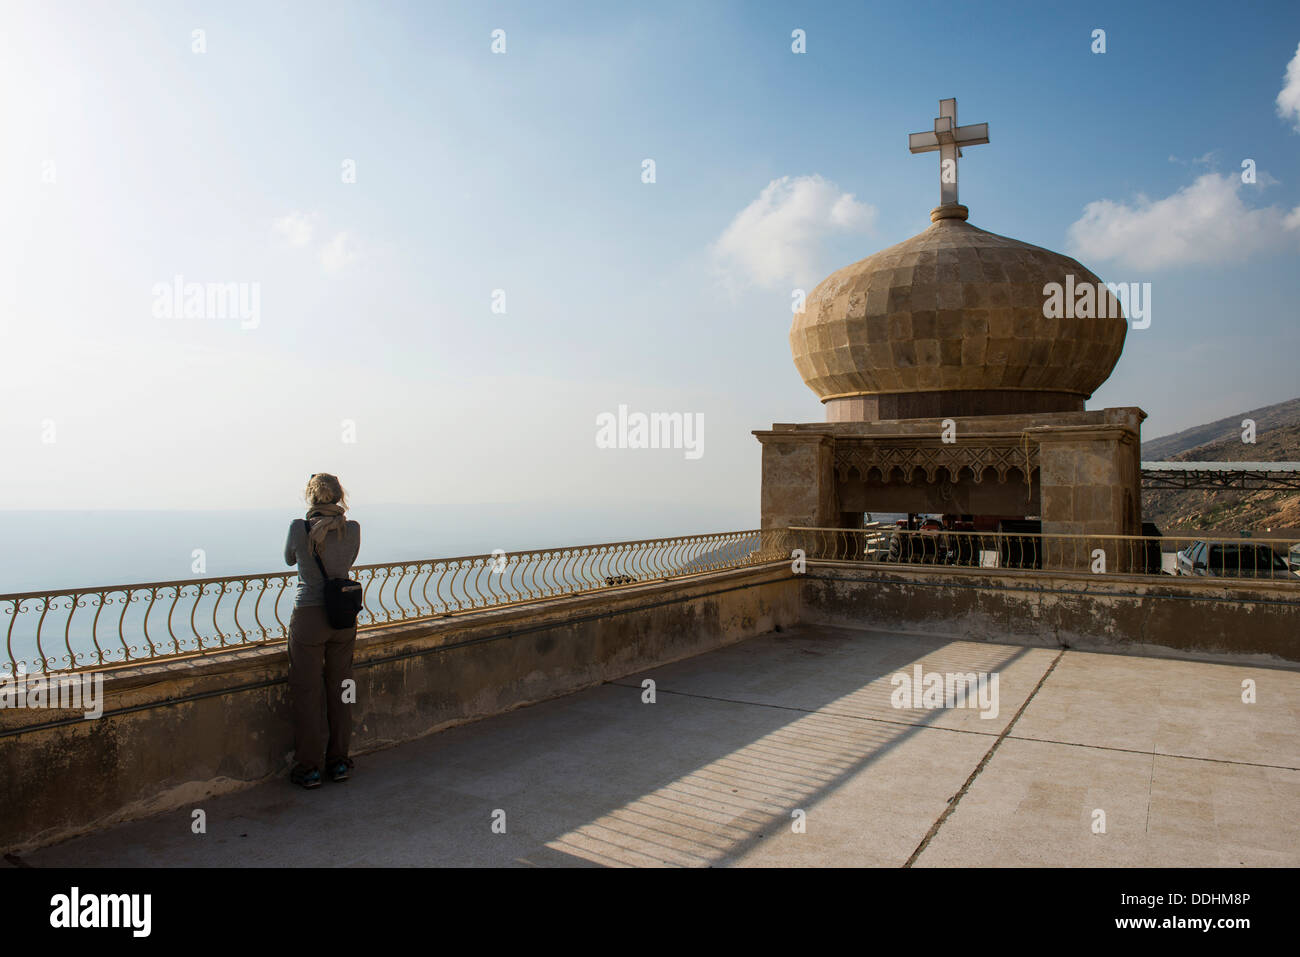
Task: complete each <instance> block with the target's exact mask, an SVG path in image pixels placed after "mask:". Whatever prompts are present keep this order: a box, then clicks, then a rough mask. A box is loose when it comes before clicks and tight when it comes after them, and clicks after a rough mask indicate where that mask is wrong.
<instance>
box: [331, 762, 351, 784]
mask: <svg viewBox="0 0 1300 957" xmlns="http://www.w3.org/2000/svg"><path fill="white" fill-rule="evenodd" d="M351 768H352V762H351V761H349V760H347V759H346V758H342V759H340V760H338V761H335V762H334V763H333V764H331V765H330V766H329V773H330V780H331V781H346V780H347V779H348V778H350V777H352V771H351Z"/></svg>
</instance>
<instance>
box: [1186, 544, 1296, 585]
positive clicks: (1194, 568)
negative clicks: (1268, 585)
mask: <svg viewBox="0 0 1300 957" xmlns="http://www.w3.org/2000/svg"><path fill="white" fill-rule="evenodd" d="M1178 574H1180V575H1198V576H1205V577H1211V578H1274V579H1293V578H1294V577H1295V576H1294V575H1292V574H1291V570H1290V569H1289V568H1287V564H1286V562H1285V561H1283V560H1282V556H1280V555H1278V554H1277V552H1275V551H1273V549H1271V548H1269V547H1268V546H1267V545H1260V544H1256V543H1251V542H1194V543H1192V546H1191V547H1190V548H1188V549H1184V550H1183V551H1181V552H1179V553H1178Z"/></svg>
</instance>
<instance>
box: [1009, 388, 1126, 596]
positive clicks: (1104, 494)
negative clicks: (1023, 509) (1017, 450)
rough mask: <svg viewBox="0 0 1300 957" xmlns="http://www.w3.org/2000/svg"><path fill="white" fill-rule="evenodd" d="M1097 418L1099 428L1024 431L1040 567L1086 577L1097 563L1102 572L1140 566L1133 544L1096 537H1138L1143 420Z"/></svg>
mask: <svg viewBox="0 0 1300 957" xmlns="http://www.w3.org/2000/svg"><path fill="white" fill-rule="evenodd" d="M1105 412H1106V417H1105V423H1104V424H1100V425H1081V426H1055V427H1052V426H1047V427H1040V428H1031V429H1028V430H1027V431H1028V433H1029V435H1030V438H1031V439H1032V440H1034V441H1036V442H1037V443H1038V463H1039V472H1038V474H1039V483H1040V488H1041V492H1042V499H1041V503H1042V504H1041V516H1042V520H1043V534H1044V535H1045V536H1047V538H1046V540H1045V543H1044V546H1045V547H1044V555H1043V567H1044V568H1058V569H1072V570H1077V571H1091V570H1094V565H1095V564H1096V563H1098V562H1099V560H1103V561H1104V563H1105V564H1104V570H1105V571H1107V572H1126V571H1140V570H1141V568H1142V563H1143V557H1144V551H1143V545H1142V543H1141V542H1139V541H1125V540H1118V539H1114V538H1106V537H1102V536H1113V535H1133V536H1136V535H1141V534H1142V495H1141V472H1140V468H1139V464H1138V456H1139V454H1140V452H1139V445H1140V439H1141V422H1142V419H1143V418H1145V417H1146V416H1145V413H1143V412H1142V410H1141V409H1128V408H1124V409H1106V410H1105ZM1112 413H1113V414H1112ZM1054 535H1059V536H1068V535H1078V536H1084V537H1082V538H1059V539H1053V538H1052V537H1051V536H1054Z"/></svg>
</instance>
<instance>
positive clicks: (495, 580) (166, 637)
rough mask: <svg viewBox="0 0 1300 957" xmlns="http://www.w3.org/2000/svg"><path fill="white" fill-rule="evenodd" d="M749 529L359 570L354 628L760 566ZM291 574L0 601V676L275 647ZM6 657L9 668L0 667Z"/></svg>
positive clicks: (289, 599) (289, 606)
mask: <svg viewBox="0 0 1300 957" xmlns="http://www.w3.org/2000/svg"><path fill="white" fill-rule="evenodd" d="M781 557H782V556H781V555H780V554H770V553H764V552H763V551H762V550H761V549H760V533H759V532H758V531H741V532H721V533H718V534H713V535H688V536H683V537H678V538H660V539H652V540H647V541H636V542H612V543H608V544H604V545H579V546H572V547H567V548H553V549H544V550H541V551H522V552H504V551H498V552H495V553H493V554H490V555H469V556H465V557H462V558H438V559H427V560H423V561H412V562H392V563H388V564H381V565H357V566H354V567H353V569H352V577H353V578H354V579H356V580H357V581H359V582H361V584H362V585H363V586H364V588H365V608H364V610H363V611H362V613H361V615H360V617H359V618H358V627H359V628H362V629H365V628H374V627H378V626H380V625H385V624H392V623H394V622H402V621H413V620H417V619H421V618H430V617H435V616H443V615H453V614H456V613H458V612H466V611H471V610H474V609H481V608H489V607H494V606H500V605H511V604H518V603H522V602H529V601H538V600H543V599H548V598H556V597H560V596H563V595H573V594H577V593H581V592H587V591H592V590H595V589H603V588H612V587H619V586H625V585H631V584H635V583H637V582H645V581H658V580H663V579H669V578H676V577H685V576H689V575H696V574H702V573H705V572H710V571H715V570H718V569H724V568H734V567H740V566H743V565H751V564H758V563H760V562H763V561H767V560H770V559H772V558H781ZM296 583H297V572H296V570H289V571H284V572H273V573H269V574H258V575H232V576H227V577H224V578H191V579H183V580H180V581H167V582H147V583H143V584H135V585H107V586H102V587H95V588H73V589H62V590H57V591H45V592H24V593H20V594H11V595H0V609H3V611H4V615H5V616H6V617H7V618H8V621H7V622H5V621H4V619H3V618H0V623H3V624H0V627H3V628H4V631H5V655H4V656H3V657H0V676H3V675H4V674H17V673H24V672H26V673H30V674H38V673H43V672H53V671H74V670H79V669H87V668H103V667H111V666H115V665H123V664H127V663H132V662H140V661H146V660H152V659H158V658H176V657H181V656H190V655H200V654H204V653H208V652H215V651H221V650H225V649H230V648H240V647H248V646H254V645H260V644H268V643H271V642H277V641H284V640H285V639H286V638H287V636H288V631H287V629H288V625H289V617H290V615H291V614H292V611H293V601H294V596H295V593H296ZM6 659H7V660H6Z"/></svg>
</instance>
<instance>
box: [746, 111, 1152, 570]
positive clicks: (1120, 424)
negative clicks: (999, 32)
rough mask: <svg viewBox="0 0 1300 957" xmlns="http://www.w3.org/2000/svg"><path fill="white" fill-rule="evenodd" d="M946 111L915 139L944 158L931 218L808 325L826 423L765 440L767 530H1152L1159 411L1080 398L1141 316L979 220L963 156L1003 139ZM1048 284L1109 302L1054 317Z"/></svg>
mask: <svg viewBox="0 0 1300 957" xmlns="http://www.w3.org/2000/svg"><path fill="white" fill-rule="evenodd" d="M939 113H940V115H939V117H938V118H937V119H936V120H935V122H934V129H933V130H932V131H926V132H924V133H917V134H913V135H912V136H911V137H910V148H911V150H912V152H914V153H916V152H929V151H937V152H939V154H940V200H941V201H940V205H939V206H938V207H936V208H935V209H934V210H932V211H931V213H930V222H931V225H930V227H929V228H928V229H926V230H925V231H924V232H922V233H920V234H918V235H916V236H913V237H912V238H911V239H908V240H905V241H904V242H901V243H899V244H898V245H896V246H891V247H889V248H888V249H885V250H882V251H880V252H878V253H875V254H874V255H871V256H868V257H867V258H866V259H863V260H860V261H859V262H856V263H854V264H852V265H850V266H845V267H844V268H843V269H840V270H839V271H838V272H835V273H832V274H831V275H830V276H829V277H827V278H826V279H824V280H823V281H822V282H821V283H820V284H819V285H818V286H817V287H816V289H814V290H813V292H812V294H811V295H810V296H809V297H808V299H807V302H806V306H805V310H804V311H803V312H802V313H799V314H797V315H796V316H795V318H794V323H793V326H792V328H791V329H790V348H791V352H792V354H793V356H794V364H795V368H796V369H798V371H799V374H800V376H802V377H803V380H804V382H805V383H807V385H808V387H809V388H810V389H812V390H813V392H815V393H816V394H817V396H818V398H819V399H821V401H822V403H823V405H824V406H825V408H826V421H824V422H816V423H803V424H785V423H777V424H774V425H773V426H772V428H771V429H769V430H764V431H756V432H755V433H754V435H756V436H757V437H758V440H759V441H760V442H761V443H762V446H763V476H762V524H763V527H764V528H777V527H785V526H816V527H833V528H861V527H862V524H863V521H862V520H863V514H864V513H869V512H905V513H918V514H919V513H939V514H943V515H950V516H954V517H960V518H962V519H963V520H965V522H966V523H968V527H973V528H976V529H979V530H991V529H994V528H996V527H997V524H998V523H999V522H1005V521H1007V520H1011V519H1036V520H1041V528H1042V532H1043V533H1044V534H1046V535H1061V534H1087V535H1138V534H1140V533H1141V524H1142V516H1141V496H1140V494H1139V483H1140V471H1139V446H1140V437H1141V423H1142V420H1143V419H1144V418H1145V417H1146V413H1144V412H1143V411H1142V410H1141V409H1138V408H1134V407H1123V408H1108V409H1100V410H1087V409H1086V408H1085V406H1084V403H1085V401H1086V400H1087V399H1088V398H1089V397H1090V396H1091V395H1092V393H1093V392H1094V391H1095V390H1096V389H1097V387H1098V386H1100V385H1101V384H1102V383H1103V382H1104V381H1105V380H1106V378H1107V377H1108V376H1109V375H1110V373H1111V370H1112V369H1114V367H1115V363H1116V362H1117V361H1118V360H1119V356H1120V351H1121V349H1122V348H1123V346H1124V337H1125V333H1126V331H1127V320H1126V319H1125V318H1124V316H1123V313H1122V311H1121V310H1120V308H1119V304H1118V302H1116V301H1115V297H1114V296H1113V295H1111V293H1110V291H1109V290H1107V289H1106V287H1105V286H1104V284H1101V283H1100V281H1099V280H1098V278H1097V276H1096V275H1094V274H1093V273H1092V272H1091V271H1089V270H1088V269H1087V268H1086V267H1085V266H1083V265H1082V264H1080V263H1079V262H1077V261H1075V260H1074V259H1071V258H1070V257H1068V256H1064V255H1061V254H1060V253H1055V252H1052V251H1051V250H1048V249H1042V248H1040V247H1038V246H1032V245H1030V244H1028V243H1024V242H1020V241H1019V240H1016V239H1010V238H1007V237H1005V236H998V235H996V234H994V233H990V232H986V231H985V230H983V229H980V228H979V227H977V226H974V225H972V224H971V223H970V222H969V221H968V219H969V215H968V210H967V208H966V207H965V206H963V205H961V204H960V203H959V202H958V201H957V160H958V159H959V158H960V156H961V148H962V147H963V146H973V145H977V144H981V143H987V142H988V141H989V140H988V125H987V124H983V123H981V124H976V125H971V126H958V125H957V115H956V114H957V104H956V100H951V99H949V100H943V101H941V102H940V109H939ZM1052 283H1060V284H1061V285H1062V286H1063V287H1064V286H1067V283H1068V288H1070V289H1081V288H1085V287H1090V288H1091V289H1093V290H1095V291H1096V293H1097V295H1098V296H1100V297H1102V299H1103V300H1108V301H1107V302H1104V305H1105V306H1107V307H1108V308H1098V309H1096V310H1082V309H1081V310H1079V312H1080V313H1083V314H1084V315H1083V316H1081V317H1079V318H1069V317H1049V314H1051V313H1053V312H1054V310H1050V309H1047V308H1045V301H1046V299H1047V289H1048V287H1049V284H1052ZM1055 311H1056V312H1059V310H1055ZM1073 315H1075V311H1074V310H1067V312H1066V316H1073ZM1095 315H1103V316H1108V318H1095V317H1094V316H1095ZM1103 544H1105V543H1103ZM1106 550H1107V552H1112V550H1111V549H1110V548H1109V547H1108V548H1107V549H1106ZM1112 554H1113V559H1112V560H1113V561H1116V562H1122V561H1123V560H1124V559H1123V557H1122V556H1123V554H1124V550H1123V549H1119V550H1116V551H1114V552H1113V553H1112ZM1047 564H1048V567H1059V566H1061V565H1066V566H1069V567H1077V565H1078V556H1077V554H1076V553H1075V552H1073V551H1070V550H1065V551H1061V552H1058V553H1057V554H1056V557H1055V558H1054V559H1053V560H1051V561H1049V562H1048V563H1047ZM1112 568H1114V569H1115V570H1119V569H1118V567H1117V566H1116V565H1112Z"/></svg>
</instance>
